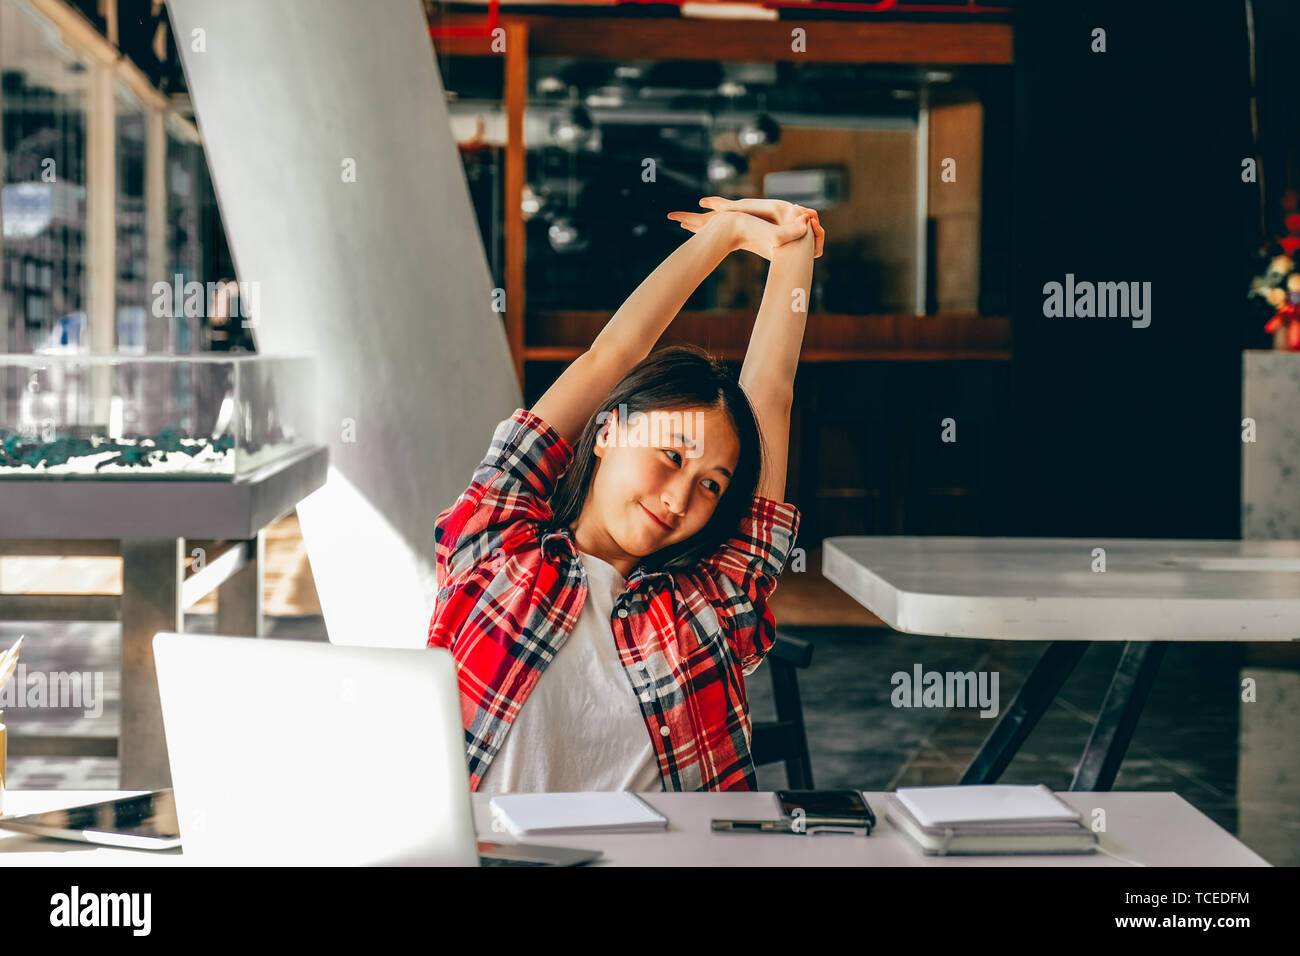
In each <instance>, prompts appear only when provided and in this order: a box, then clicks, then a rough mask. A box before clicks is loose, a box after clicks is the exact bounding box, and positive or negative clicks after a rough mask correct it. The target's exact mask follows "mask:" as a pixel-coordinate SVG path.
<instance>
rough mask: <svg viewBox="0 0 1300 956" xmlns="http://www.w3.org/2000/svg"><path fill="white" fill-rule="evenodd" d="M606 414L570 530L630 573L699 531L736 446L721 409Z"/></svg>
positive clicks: (586, 547) (582, 544)
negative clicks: (641, 562) (621, 415)
mask: <svg viewBox="0 0 1300 956" xmlns="http://www.w3.org/2000/svg"><path fill="white" fill-rule="evenodd" d="M618 412H619V410H615V411H611V412H609V413H608V415H609V417H608V418H607V419H606V420H605V422H604V427H603V428H602V429H601V431H600V433H599V434H598V435H597V436H596V449H595V452H596V457H597V458H598V459H599V461H597V463H596V471H595V475H594V476H593V478H592V484H591V489H590V491H589V492H588V494H587V500H586V502H585V503H584V505H583V509H582V514H581V515H579V517H578V520H577V521H576V522H575V523H574V525H573V532H574V536H575V538H576V539H577V543H578V547H579V548H580V549H581V550H583V551H586V552H588V553H590V554H594V555H596V556H597V557H599V558H601V559H602V560H605V561H608V562H609V563H610V564H612V565H614V567H616V568H618V569H619V570H620V571H621V572H622V573H623V575H624V576H627V575H628V574H630V573H631V570H632V568H633V567H635V566H636V562H637V560H638V559H639V558H643V557H645V556H646V555H649V554H654V553H655V552H657V551H661V550H663V549H664V548H666V547H668V546H670V545H673V544H677V543H678V542H680V541H684V540H686V539H687V538H689V537H691V536H692V535H694V534H695V533H696V532H698V531H699V530H701V529H702V528H703V527H704V526H705V525H706V524H708V523H709V519H710V518H711V517H712V516H713V511H714V509H715V508H716V507H717V505H718V502H719V501H720V500H721V499H722V495H723V493H724V492H725V491H726V490H727V486H728V484H729V483H730V481H731V476H732V475H733V474H734V473H735V470H736V463H737V461H738V460H739V458H740V441H739V439H738V438H737V437H736V430H735V428H734V427H732V424H731V419H730V418H729V417H728V416H727V413H726V412H725V411H724V410H723V409H721V408H691V409H675V410H673V411H662V412H644V413H637V412H633V413H630V414H627V415H626V418H627V421H622V420H620V418H619V414H618Z"/></svg>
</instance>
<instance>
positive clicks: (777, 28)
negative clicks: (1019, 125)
mask: <svg viewBox="0 0 1300 956" xmlns="http://www.w3.org/2000/svg"><path fill="white" fill-rule="evenodd" d="M787 15H788V16H790V19H786V20H779V21H776V22H766V21H753V20H738V21H731V20H727V21H720V20H699V19H693V18H689V17H687V18H679V17H664V18H648V17H647V18H636V19H630V18H626V17H601V16H589V17H557V16H547V15H544V14H512V15H509V16H502V18H501V22H502V24H505V25H509V24H512V23H514V24H522V25H525V26H526V27H527V28H528V42H529V48H528V52H529V53H530V54H532V55H533V56H579V57H588V58H591V59H596V60H625V59H637V60H733V61H751V62H752V61H762V62H773V61H777V60H789V61H793V62H807V63H918V64H934V65H944V66H959V65H963V64H970V65H975V64H980V65H989V64H994V65H998V64H1000V65H1008V64H1010V63H1012V43H1011V38H1012V27H1011V25H1010V24H1008V23H983V22H976V23H972V22H962V23H921V22H912V21H884V22H879V21H871V22H864V21H860V20H799V19H798V14H797V12H794V13H790V14H787ZM483 22H484V17H483V15H482V14H470V13H458V14H452V15H449V16H448V17H446V18H445V19H443V20H439V23H445V24H446V25H448V26H453V27H454V26H462V27H471V26H475V25H480V26H481V25H482V23H483ZM795 27H798V28H800V29H802V30H803V31H804V34H805V43H804V49H805V50H806V52H798V53H797V52H795V51H794V50H793V49H792V48H791V47H792V45H793V44H792V42H791V36H790V31H791V30H793V29H794V28H795ZM488 42H489V40H488V39H487V38H482V39H480V38H478V37H471V38H454V39H451V40H435V41H434V43H435V46H436V47H437V49H438V50H439V51H442V50H443V49H444V44H446V49H447V50H448V51H450V52H452V53H458V54H459V53H465V54H472V53H476V52H479V48H480V47H481V53H480V54H479V55H486V54H487V52H488V50H487V44H488Z"/></svg>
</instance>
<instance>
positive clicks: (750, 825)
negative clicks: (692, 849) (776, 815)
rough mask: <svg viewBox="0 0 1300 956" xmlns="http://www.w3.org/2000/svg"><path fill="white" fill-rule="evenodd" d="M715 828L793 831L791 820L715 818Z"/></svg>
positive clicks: (750, 830) (754, 831)
mask: <svg viewBox="0 0 1300 956" xmlns="http://www.w3.org/2000/svg"><path fill="white" fill-rule="evenodd" d="M712 827H713V829H714V830H721V831H744V832H747V833H793V832H795V831H794V830H793V829H792V828H791V826H790V821H789V820H714V821H713V823H712Z"/></svg>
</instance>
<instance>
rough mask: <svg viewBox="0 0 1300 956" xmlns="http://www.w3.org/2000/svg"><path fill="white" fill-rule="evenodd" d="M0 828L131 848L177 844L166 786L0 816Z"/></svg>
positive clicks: (171, 800)
mask: <svg viewBox="0 0 1300 956" xmlns="http://www.w3.org/2000/svg"><path fill="white" fill-rule="evenodd" d="M0 829H4V830H13V831H15V832H17V833H30V834H32V835H33V836H44V837H54V838H55V839H59V840H77V841H79V842H81V843H96V844H99V845H100V846H117V847H125V848H127V849H131V850H172V849H175V848H176V847H178V846H180V845H181V831H180V825H179V823H178V822H177V819H176V801H175V799H174V798H173V796H172V791H171V788H170V787H168V788H167V789H166V790H155V791H154V792H153V793H143V794H140V795H139V796H135V797H120V798H118V799H117V800H105V801H104V802H102V803H92V804H88V805H87V806H84V807H71V808H69V809H67V810H49V811H46V812H45V813H31V814H28V815H26V816H21V817H0Z"/></svg>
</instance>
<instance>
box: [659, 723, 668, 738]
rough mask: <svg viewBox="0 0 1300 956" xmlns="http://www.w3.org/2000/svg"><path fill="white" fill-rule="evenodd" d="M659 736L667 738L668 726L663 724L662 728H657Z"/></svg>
mask: <svg viewBox="0 0 1300 956" xmlns="http://www.w3.org/2000/svg"><path fill="white" fill-rule="evenodd" d="M659 734H660V736H663V737H667V736H668V725H667V724H665V725H664V726H662V727H660V728H659Z"/></svg>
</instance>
